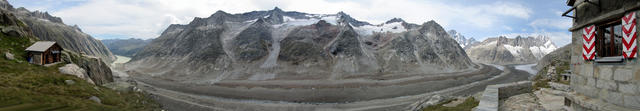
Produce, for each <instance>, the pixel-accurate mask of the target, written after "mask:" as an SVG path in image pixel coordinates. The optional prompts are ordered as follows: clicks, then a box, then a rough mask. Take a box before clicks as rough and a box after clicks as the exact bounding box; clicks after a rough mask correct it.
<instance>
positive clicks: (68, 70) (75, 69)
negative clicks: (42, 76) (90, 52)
mask: <svg viewBox="0 0 640 111" xmlns="http://www.w3.org/2000/svg"><path fill="white" fill-rule="evenodd" d="M58 70H59V71H60V73H63V74H69V75H74V76H76V77H78V78H81V79H84V80H86V81H87V82H89V83H91V84H95V83H94V82H93V80H91V78H89V76H88V75H87V71H85V70H84V69H82V68H80V67H79V66H78V65H76V64H67V65H64V66H62V67H60V68H58Z"/></svg>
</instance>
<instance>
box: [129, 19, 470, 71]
mask: <svg viewBox="0 0 640 111" xmlns="http://www.w3.org/2000/svg"><path fill="white" fill-rule="evenodd" d="M184 49H191V50H184ZM148 64H155V65H148ZM127 65H128V66H130V67H129V68H131V69H134V70H140V71H141V72H150V73H154V74H157V75H161V76H167V78H168V79H179V78H181V77H195V75H202V76H204V75H206V76H209V78H206V77H205V78H203V77H198V78H193V79H215V78H218V79H233V80H242V79H244V80H270V79H294V80H298V79H346V78H350V77H358V78H360V77H371V78H376V77H382V76H393V75H401V74H405V75H408V74H418V73H421V72H432V73H434V74H435V73H444V72H459V71H467V70H475V69H476V68H474V67H477V66H476V65H475V64H473V63H472V62H471V61H470V60H469V58H467V55H466V54H465V53H464V50H463V49H462V48H461V47H459V46H458V45H456V41H454V40H453V39H451V38H450V37H449V36H448V34H447V33H446V32H445V31H444V29H443V28H442V27H441V26H440V25H438V24H437V23H436V22H434V21H429V22H425V23H423V24H421V25H418V24H411V23H407V22H405V21H402V20H401V19H393V20H390V21H387V22H385V23H384V24H378V25H371V24H369V23H367V22H363V21H358V20H355V19H353V18H351V17H350V16H349V15H347V14H345V13H342V12H340V13H337V14H307V13H301V12H285V11H282V10H281V9H279V8H275V9H273V10H269V11H254V12H248V13H242V14H229V13H226V12H223V11H218V12H216V13H214V14H213V15H211V16H210V17H208V18H196V19H194V21H192V22H191V23H189V24H187V25H171V26H169V28H167V30H165V31H164V32H163V33H162V35H160V37H158V38H157V39H155V40H154V41H152V42H151V43H150V44H149V45H147V46H146V47H144V48H143V50H141V51H140V52H139V53H138V54H136V56H134V57H133V58H132V60H131V62H130V63H127ZM176 74H178V75H176ZM183 75H190V76H183ZM220 75H222V76H220ZM226 75H229V76H228V77H223V76H226ZM190 80H191V79H190ZM190 82H193V81H190Z"/></svg>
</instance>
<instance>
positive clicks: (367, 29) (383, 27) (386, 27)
mask: <svg viewBox="0 0 640 111" xmlns="http://www.w3.org/2000/svg"><path fill="white" fill-rule="evenodd" d="M354 29H355V30H356V31H357V32H358V34H361V35H371V34H373V33H374V32H381V33H384V32H391V33H400V32H404V31H407V29H406V28H404V26H402V22H393V23H388V24H380V25H364V26H360V27H354Z"/></svg>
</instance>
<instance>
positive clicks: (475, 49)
mask: <svg viewBox="0 0 640 111" xmlns="http://www.w3.org/2000/svg"><path fill="white" fill-rule="evenodd" d="M555 49H557V46H556V45H555V44H554V43H553V42H552V41H551V39H550V37H549V36H544V35H535V36H527V37H522V36H520V35H518V36H516V37H514V38H508V37H506V36H498V37H492V38H487V39H485V40H484V41H482V42H478V43H475V44H472V45H471V46H470V47H469V48H467V49H465V51H466V52H467V54H469V55H470V57H471V59H472V60H474V61H475V62H482V63H489V64H500V65H506V64H532V63H536V62H537V61H538V60H540V59H542V57H544V56H545V55H546V54H549V53H551V52H552V51H554V50H555Z"/></svg>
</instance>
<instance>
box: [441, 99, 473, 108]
mask: <svg viewBox="0 0 640 111" xmlns="http://www.w3.org/2000/svg"><path fill="white" fill-rule="evenodd" d="M465 100H467V98H466V97H456V100H454V101H451V102H449V103H447V104H443V105H442V106H444V107H456V106H458V105H459V104H461V103H463V102H464V101H465Z"/></svg>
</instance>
